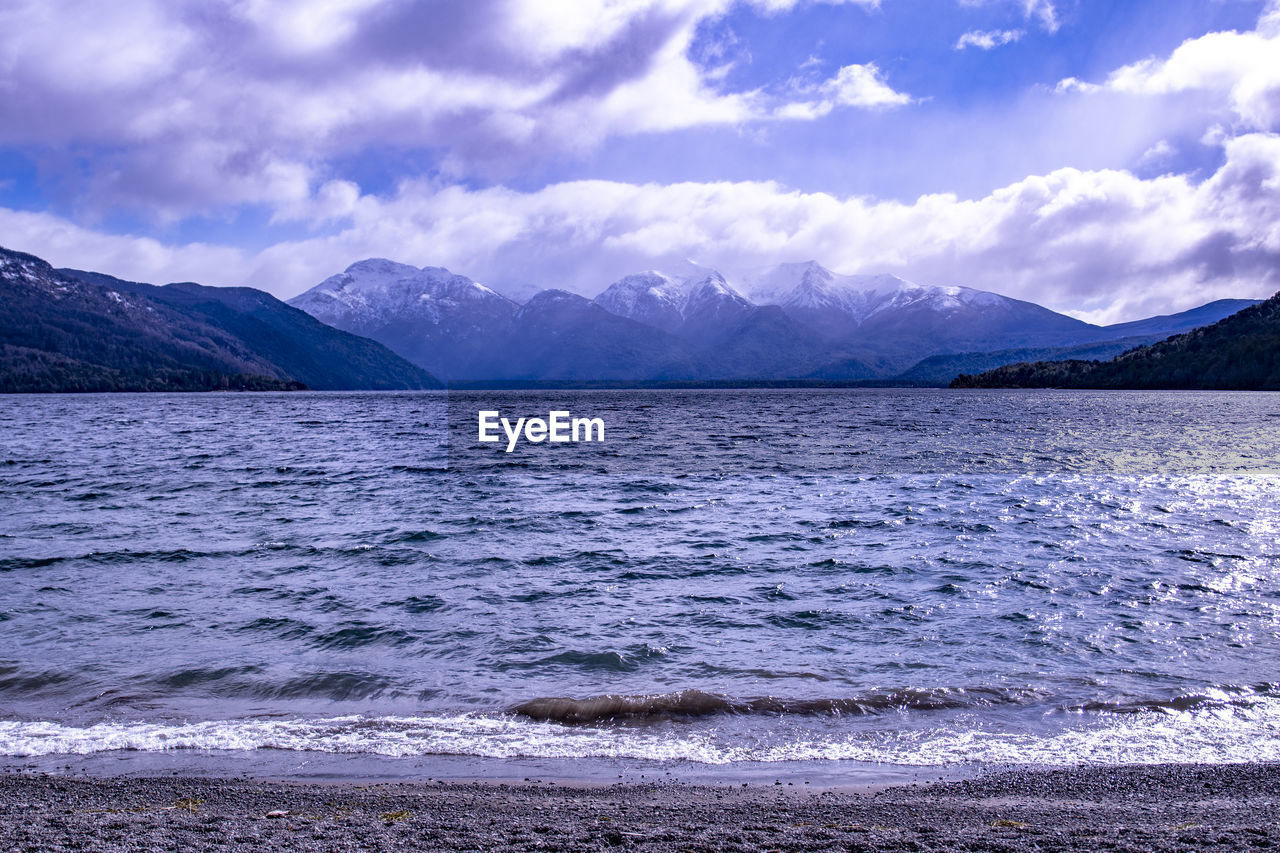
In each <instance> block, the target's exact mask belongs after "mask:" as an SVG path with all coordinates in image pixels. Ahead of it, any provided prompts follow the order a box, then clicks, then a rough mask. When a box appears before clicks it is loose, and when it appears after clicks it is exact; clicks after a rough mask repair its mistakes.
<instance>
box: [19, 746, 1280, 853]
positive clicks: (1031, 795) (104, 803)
mask: <svg viewBox="0 0 1280 853" xmlns="http://www.w3.org/2000/svg"><path fill="white" fill-rule="evenodd" d="M267 848H272V849H274V850H277V851H284V850H304V851H321V850H380V851H401V850H477V851H516V850H520V851H549V850H626V849H634V850H652V851H676V850H680V851H687V850H693V851H756V850H782V851H801V850H806V851H807V850H841V851H878V850H912V851H929V850H968V851H1023V850H1026V851H1031V850H1040V851H1055V850H1082V851H1084V850H1089V851H1093V850H1124V851H1146V850H1160V851H1180V850H1210V849H1212V850H1221V851H1233V850H1266V849H1273V848H1280V765H1275V764H1236V765H1157V766H1144V767H1101V768H1097V767H1095V768H1083V769H1067V770H1052V769H1014V770H1003V771H999V772H992V773H989V774H985V775H982V776H979V777H977V778H973V779H966V780H962V781H953V782H939V783H933V784H920V785H904V786H898V787H889V788H884V789H881V790H874V791H862V792H849V791H831V790H810V789H806V788H803V787H795V786H791V787H788V786H786V785H758V784H750V785H746V786H743V785H736V786H728V785H717V786H697V785H685V784H680V783H660V784H652V785H644V784H640V785H637V784H632V783H625V784H617V785H596V786H589V785H581V784H578V785H575V784H563V783H555V784H536V783H528V784H519V785H508V784H495V783H492V782H487V783H457V782H447V783H446V782H438V783H427V782H399V783H388V784H375V785H356V784H351V783H328V784H316V783H304V782H287V781H259V780H247V779H229V778H228V779H210V778H183V777H176V776H175V777H163V778H134V777H112V778H83V777H77V778H72V777H66V776H54V775H46V774H36V773H9V774H4V775H0V849H4V850H20V851H50V850H182V851H192V852H193V853H194V851H205V850H246V851H247V850H261V849H267Z"/></svg>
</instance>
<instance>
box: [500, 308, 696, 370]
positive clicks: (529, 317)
mask: <svg viewBox="0 0 1280 853" xmlns="http://www.w3.org/2000/svg"><path fill="white" fill-rule="evenodd" d="M477 369H478V370H479V375H480V376H482V377H484V378H494V377H500V378H503V379H521V380H566V381H568V380H573V381H577V380H592V379H600V380H610V379H612V380H627V379H636V378H641V379H648V378H651V377H654V376H657V375H662V374H666V373H674V374H676V375H686V374H688V372H689V371H690V365H689V363H688V353H687V350H686V348H685V346H684V344H683V342H682V341H680V340H679V339H678V338H676V337H675V336H674V335H670V334H667V333H665V332H662V331H660V330H658V329H654V328H651V327H649V326H646V325H644V324H642V323H637V322H636V321H634V320H629V319H627V318H626V317H620V316H618V315H616V314H612V313H610V312H608V311H606V310H605V309H604V308H602V307H601V306H599V305H597V304H596V303H595V302H593V301H591V300H590V299H587V298H586V297H583V296H579V295H577V294H576V293H569V292H567V291H564V290H544V291H542V292H541V293H539V294H538V295H537V296H535V297H533V298H532V299H530V300H529V301H528V302H526V303H525V304H524V305H523V306H521V307H520V309H519V310H518V311H517V312H516V316H515V318H514V321H513V322H512V324H511V326H510V328H509V329H508V330H507V331H506V332H505V334H504V336H503V338H502V340H501V341H494V343H493V345H492V346H491V347H490V348H489V352H488V357H487V359H486V360H483V361H480V362H478V367H477Z"/></svg>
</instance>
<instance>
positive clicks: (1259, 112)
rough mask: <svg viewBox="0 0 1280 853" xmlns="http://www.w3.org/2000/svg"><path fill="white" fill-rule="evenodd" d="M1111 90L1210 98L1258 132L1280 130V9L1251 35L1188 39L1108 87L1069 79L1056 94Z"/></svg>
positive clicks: (1127, 69)
mask: <svg viewBox="0 0 1280 853" xmlns="http://www.w3.org/2000/svg"><path fill="white" fill-rule="evenodd" d="M1100 90H1108V91H1112V92H1120V93H1125V94H1131V95H1148V96H1160V95H1171V94H1177V93H1183V92H1206V93H1210V94H1211V95H1214V96H1217V97H1220V98H1222V100H1223V102H1224V105H1225V106H1227V107H1229V108H1230V109H1231V110H1232V111H1233V112H1234V113H1235V115H1236V116H1237V117H1238V118H1239V120H1240V121H1241V122H1242V123H1243V124H1244V125H1245V126H1246V127H1248V128H1251V129H1254V130H1271V129H1275V128H1276V127H1277V126H1280V4H1277V3H1275V2H1273V3H1271V4H1270V5H1269V6H1268V7H1267V9H1266V10H1265V11H1264V12H1263V14H1262V17H1261V18H1260V19H1259V22H1258V27H1257V29H1255V30H1253V31H1250V32H1243V33H1241V32H1235V31H1229V32H1215V33H1208V34H1207V35H1203V36H1199V37H1197V38H1192V39H1187V40H1186V41H1184V42H1183V43H1182V44H1181V45H1179V46H1178V47H1177V48H1176V49H1175V50H1174V51H1173V53H1172V54H1170V55H1169V56H1168V57H1166V58H1163V59H1161V58H1157V57H1151V58H1148V59H1144V60H1141V61H1140V62H1135V63H1132V64H1130V65H1126V66H1123V67H1121V68H1118V69H1116V70H1115V71H1113V72H1112V73H1111V74H1110V75H1109V76H1108V77H1107V80H1106V82H1105V83H1103V84H1101V85H1098V84H1092V83H1083V82H1081V81H1079V80H1076V79H1075V78H1073V77H1069V78H1067V79H1065V80H1063V81H1061V82H1060V83H1059V84H1058V87H1057V91H1059V92H1069V91H1079V92H1096V91H1100Z"/></svg>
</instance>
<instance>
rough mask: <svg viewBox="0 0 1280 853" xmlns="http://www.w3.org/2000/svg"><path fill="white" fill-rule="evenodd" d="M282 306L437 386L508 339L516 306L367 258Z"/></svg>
mask: <svg viewBox="0 0 1280 853" xmlns="http://www.w3.org/2000/svg"><path fill="white" fill-rule="evenodd" d="M289 304H290V305H292V306H293V307H295V308H299V309H301V310H303V311H305V312H307V313H308V314H310V315H311V316H313V317H315V318H316V319H317V320H320V321H321V322H322V323H327V324H328V325H330V326H333V327H335V328H338V329H342V330H343V331H347V332H352V333H354V334H357V335H363V336H365V337H369V338H373V339H374V340H376V341H378V342H380V343H382V344H384V345H386V346H387V347H388V348H389V349H391V350H392V351H393V352H395V353H397V354H399V355H400V356H402V357H403V358H406V359H408V360H409V361H411V362H413V363H414V364H416V365H418V366H419V367H422V368H424V369H426V370H428V371H430V372H431V373H433V374H435V375H436V376H440V377H443V378H445V379H457V378H491V377H488V376H485V375H483V373H477V371H478V370H482V368H481V365H484V364H488V363H491V361H492V359H491V353H490V352H489V350H490V349H491V348H492V347H493V346H494V344H495V341H498V340H500V339H501V338H502V337H503V336H505V335H506V334H508V333H509V332H510V331H511V329H512V326H513V323H514V321H515V316H516V313H517V312H518V311H519V309H520V306H519V305H518V304H517V303H515V302H513V301H511V300H510V299H508V298H506V297H505V296H502V295H501V294H499V293H497V292H495V291H493V290H491V289H489V288H487V287H485V286H484V285H482V284H480V283H479V282H476V281H473V280H472V279H470V278H467V277H466V276H463V275H455V274H454V273H451V272H450V271H449V270H447V269H444V268H443V267H423V268H421V269H419V268H417V267H413V266H409V265H408V264H398V263H394V262H393V261H388V260H386V259H383V258H370V259H369V260H365V261H359V262H358V263H354V264H352V265H351V266H349V267H347V268H346V270H344V271H343V272H341V273H338V274H337V275H334V276H330V277H329V278H327V279H325V280H324V281H322V282H320V284H318V285H316V286H315V287H313V288H311V289H310V290H308V291H306V292H305V293H303V294H301V295H299V296H295V297H294V298H293V299H290V300H289Z"/></svg>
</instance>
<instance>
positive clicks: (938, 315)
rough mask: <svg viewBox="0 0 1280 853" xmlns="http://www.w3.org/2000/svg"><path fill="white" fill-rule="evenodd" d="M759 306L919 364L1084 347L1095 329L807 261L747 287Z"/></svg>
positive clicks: (974, 294)
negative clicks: (1008, 349) (928, 359)
mask: <svg viewBox="0 0 1280 853" xmlns="http://www.w3.org/2000/svg"><path fill="white" fill-rule="evenodd" d="M753 291H754V292H755V293H756V294H757V298H758V299H759V300H760V301H761V302H763V303H765V304H775V305H778V306H780V307H781V308H782V309H783V310H784V311H786V312H787V314H788V315H789V316H791V317H792V318H794V319H795V320H796V321H798V322H800V323H803V324H804V325H806V326H808V327H810V328H812V329H813V330H815V331H817V332H819V333H820V334H823V335H825V336H827V337H829V338H832V339H837V340H849V341H856V342H858V343H859V344H862V345H864V346H867V345H870V346H876V347H878V348H882V349H884V350H886V351H887V352H892V353H894V354H896V353H897V352H899V351H901V352H902V354H903V355H904V356H908V357H916V358H922V357H924V356H925V355H930V354H933V353H936V352H964V351H968V350H975V349H983V348H987V347H991V346H1031V345H1038V346H1049V345H1063V344H1068V343H1079V342H1082V341H1086V340H1092V339H1094V338H1095V336H1096V332H1097V331H1098V328H1097V327H1096V326H1091V325H1089V324H1088V323H1085V322H1082V321H1080V320H1076V319H1074V318H1072V317H1068V316H1066V315H1064V314H1058V313H1056V312H1054V311H1050V310H1049V309H1047V308H1043V307H1041V306H1039V305H1035V304H1033V303H1030V302H1023V301H1021V300H1018V299H1010V298H1009V297H1007V296H1001V295H999V294H997V293H990V292H988V291H984V290H975V289H974V288H971V287H959V286H938V285H920V284H915V283H913V282H910V281H907V280H905V279H902V278H899V277H898V276H895V275H840V274H838V273H834V272H832V271H831V270H828V269H826V268H825V267H823V266H822V265H820V264H818V263H816V262H814V261H808V262H806V263H798V264H781V265H779V266H777V267H773V268H772V269H769V270H766V271H764V272H763V273H761V274H759V275H758V276H756V277H755V278H754V280H753Z"/></svg>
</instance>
